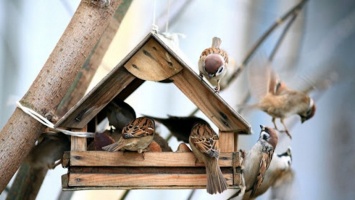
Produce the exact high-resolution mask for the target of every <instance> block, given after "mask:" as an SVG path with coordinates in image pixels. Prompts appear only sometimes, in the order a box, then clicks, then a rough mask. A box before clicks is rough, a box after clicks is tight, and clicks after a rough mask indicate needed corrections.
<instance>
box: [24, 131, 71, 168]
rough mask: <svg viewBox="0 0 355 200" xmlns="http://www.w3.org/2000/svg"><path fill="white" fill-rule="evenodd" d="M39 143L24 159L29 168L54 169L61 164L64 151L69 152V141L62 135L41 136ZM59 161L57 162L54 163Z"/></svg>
mask: <svg viewBox="0 0 355 200" xmlns="http://www.w3.org/2000/svg"><path fill="white" fill-rule="evenodd" d="M42 138H43V139H42V141H41V142H39V144H37V145H36V146H35V147H33V149H32V150H31V151H30V153H29V154H28V156H27V158H26V159H25V161H26V162H28V163H29V164H30V165H31V167H33V168H40V167H48V169H54V168H55V167H56V166H57V165H58V164H60V163H61V161H62V158H63V153H64V151H70V139H69V138H68V136H67V135H64V134H63V133H55V134H46V133H44V134H42ZM58 160H60V161H59V162H56V161H58Z"/></svg>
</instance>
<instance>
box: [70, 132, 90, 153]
mask: <svg viewBox="0 0 355 200" xmlns="http://www.w3.org/2000/svg"><path fill="white" fill-rule="evenodd" d="M72 131H78V132H86V131H87V128H86V126H85V127H84V128H82V129H72ZM70 141H71V143H70V149H71V151H86V150H87V139H86V138H84V137H75V136H71V140H70Z"/></svg>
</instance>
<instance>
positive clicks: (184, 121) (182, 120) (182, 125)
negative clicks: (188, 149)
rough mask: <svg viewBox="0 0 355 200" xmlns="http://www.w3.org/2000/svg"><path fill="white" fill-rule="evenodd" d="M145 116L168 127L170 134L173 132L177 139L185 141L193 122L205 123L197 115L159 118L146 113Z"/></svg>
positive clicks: (187, 140)
mask: <svg viewBox="0 0 355 200" xmlns="http://www.w3.org/2000/svg"><path fill="white" fill-rule="evenodd" d="M145 116H146V117H149V118H151V119H154V120H155V121H157V122H160V123H162V124H164V126H166V128H168V129H169V131H170V132H171V134H173V135H174V136H175V137H176V139H177V140H178V141H183V142H185V143H188V142H189V136H190V133H191V129H192V127H193V126H194V125H195V124H197V123H199V124H207V122H206V121H205V120H204V119H202V118H199V117H177V116H172V115H168V118H159V117H152V116H147V115H145Z"/></svg>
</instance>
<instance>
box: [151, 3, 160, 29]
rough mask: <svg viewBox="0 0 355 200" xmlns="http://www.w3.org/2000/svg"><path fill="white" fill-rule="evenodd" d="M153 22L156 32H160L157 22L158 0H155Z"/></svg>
mask: <svg viewBox="0 0 355 200" xmlns="http://www.w3.org/2000/svg"><path fill="white" fill-rule="evenodd" d="M153 6H154V8H153V24H152V31H153V32H155V33H158V31H159V27H158V25H157V24H156V12H157V1H156V0H154V3H153Z"/></svg>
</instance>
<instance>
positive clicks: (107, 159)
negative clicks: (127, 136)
mask: <svg viewBox="0 0 355 200" xmlns="http://www.w3.org/2000/svg"><path fill="white" fill-rule="evenodd" d="M232 159H233V158H232V153H223V152H222V153H221V154H220V157H219V165H220V166H221V167H224V166H226V167H228V166H229V167H231V166H233V163H232ZM70 166H112V167H130V166H131V167H144V166H145V167H148V166H149V167H195V166H204V164H203V163H200V162H197V163H196V158H195V156H194V154H193V153H190V152H184V153H176V152H159V153H155V152H146V153H145V154H144V159H143V156H142V154H139V153H135V152H106V151H86V152H80V151H71V152H70Z"/></svg>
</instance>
